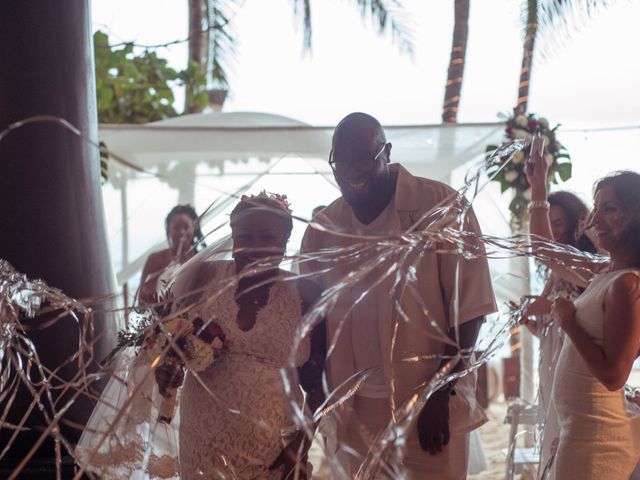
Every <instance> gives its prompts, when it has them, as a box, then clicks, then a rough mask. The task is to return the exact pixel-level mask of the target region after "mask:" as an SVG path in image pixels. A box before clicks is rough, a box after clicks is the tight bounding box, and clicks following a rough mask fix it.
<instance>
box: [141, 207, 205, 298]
mask: <svg viewBox="0 0 640 480" xmlns="http://www.w3.org/2000/svg"><path fill="white" fill-rule="evenodd" d="M198 220H199V218H198V215H197V214H196V211H195V210H194V209H193V207H192V206H190V205H176V206H175V207H173V208H172V209H171V211H170V212H169V214H168V215H167V217H166V218H165V221H164V227H165V232H166V234H167V243H168V244H169V248H165V249H164V250H160V251H158V252H154V253H152V254H151V255H149V258H147V261H146V262H145V264H144V268H143V269H142V275H141V277H140V278H141V280H140V287H139V289H138V294H137V298H138V302H139V303H141V304H143V305H152V304H154V303H156V302H158V291H159V289H160V288H161V287H162V285H161V283H163V282H162V279H163V276H168V275H169V274H170V270H169V269H168V267H169V266H170V265H175V266H176V267H177V266H180V265H182V264H183V263H185V262H186V261H187V260H189V259H190V258H192V257H193V255H194V254H195V253H196V250H197V249H198V248H201V247H202V246H204V244H203V242H202V240H203V237H202V232H201V231H200V224H199V221H198ZM165 283H167V284H168V283H169V279H166V281H165Z"/></svg>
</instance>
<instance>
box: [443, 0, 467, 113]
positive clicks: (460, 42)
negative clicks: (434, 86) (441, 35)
mask: <svg viewBox="0 0 640 480" xmlns="http://www.w3.org/2000/svg"><path fill="white" fill-rule="evenodd" d="M469 3H470V0H455V7H454V8H455V23H454V26H453V44H452V45H451V58H450V60H449V69H448V70H447V85H446V88H445V91H444V103H443V105H442V122H443V123H456V121H457V118H458V104H459V103H460V91H461V90H462V78H463V75H464V61H465V56H466V54H467V38H468V36H469Z"/></svg>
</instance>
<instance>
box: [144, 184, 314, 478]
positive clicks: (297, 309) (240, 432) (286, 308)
mask: <svg viewBox="0 0 640 480" xmlns="http://www.w3.org/2000/svg"><path fill="white" fill-rule="evenodd" d="M231 227H232V238H233V261H227V262H221V261H218V262H211V263H209V264H208V265H207V262H205V263H204V264H203V265H202V268H201V269H200V270H201V271H200V272H198V273H197V274H196V281H195V284H194V285H193V286H194V289H195V290H204V293H203V294H202V296H201V297H200V299H201V300H202V301H198V302H197V303H198V305H196V307H195V308H194V309H192V311H191V313H190V315H199V316H202V318H204V319H206V320H210V319H213V320H214V321H215V322H216V323H217V324H218V325H219V326H220V327H221V328H222V331H223V332H224V335H225V340H224V344H225V351H224V352H223V354H222V355H221V356H220V357H219V358H218V359H217V360H216V361H215V362H214V363H213V364H212V365H211V366H209V367H208V368H207V369H205V370H204V371H203V372H201V373H199V374H198V375H194V374H191V373H187V375H186V379H185V381H184V386H183V388H182V392H181V397H180V412H179V413H180V435H179V438H180V446H179V452H180V453H179V461H180V478H181V479H183V480H190V479H226V478H229V479H232V478H233V479H280V478H282V479H284V478H287V476H288V475H292V472H293V469H294V467H295V465H296V455H297V454H298V449H299V447H300V443H301V442H303V441H304V438H305V436H304V434H303V433H297V434H296V432H295V429H294V428H293V426H294V423H293V420H292V414H293V413H292V409H291V407H290V406H289V405H288V402H289V399H288V396H287V395H286V394H285V388H284V386H283V380H282V376H281V371H280V370H281V368H283V367H286V366H287V365H288V364H289V361H290V355H291V351H292V346H293V345H294V339H295V336H296V334H297V330H298V327H299V326H300V324H301V318H302V315H303V314H304V313H305V311H306V310H307V309H308V308H309V307H310V306H311V305H312V304H313V303H314V301H315V300H316V299H317V298H318V296H319V293H320V292H319V288H318V287H317V286H316V285H315V284H313V283H311V282H308V281H304V280H296V281H292V278H291V274H290V273H288V272H285V271H283V270H280V269H279V268H278V265H279V263H280V261H281V260H282V258H283V256H284V253H285V248H286V243H287V240H288V239H289V235H290V233H291V229H292V219H291V214H290V212H289V211H288V208H287V207H286V204H283V203H282V202H281V201H279V200H278V199H275V198H273V197H268V196H266V195H264V194H261V195H260V196H254V197H243V199H242V201H240V203H239V204H238V205H237V206H236V207H235V209H234V210H233V212H232V214H231ZM256 265H259V267H256ZM265 265H268V266H267V267H265ZM191 301H193V299H192V300H191ZM323 332H324V329H322V328H316V329H314V331H313V333H312V335H311V342H309V339H306V341H303V342H302V343H301V345H300V347H299V348H298V350H297V352H296V353H295V365H296V366H297V367H302V368H301V369H300V370H299V372H300V383H301V385H302V386H303V388H304V389H305V390H306V392H307V402H308V405H309V406H310V407H311V409H312V410H315V409H316V408H317V407H318V406H319V404H320V403H321V401H322V388H321V380H320V376H321V371H322V368H323V362H324V336H323ZM310 355H311V359H310V360H309V358H310ZM307 360H309V361H307ZM305 362H306V363H305ZM303 364H304V366H303ZM156 372H157V374H156V379H157V380H158V383H159V386H160V389H161V390H164V389H166V388H169V387H175V386H176V385H177V384H179V383H180V381H181V380H180V379H178V381H176V380H175V379H172V378H171V372H167V371H163V370H162V369H158V370H157V371H156ZM296 389H297V386H295V385H294V386H293V388H292V390H293V391H294V392H295V390H296ZM305 448H308V444H307V445H304V447H303V449H302V450H305ZM303 457H304V455H303ZM302 464H303V466H306V464H305V462H303V463H302ZM299 474H301V475H302V477H300V478H305V477H304V471H301V472H299ZM290 478H293V477H292V476H291V477H290Z"/></svg>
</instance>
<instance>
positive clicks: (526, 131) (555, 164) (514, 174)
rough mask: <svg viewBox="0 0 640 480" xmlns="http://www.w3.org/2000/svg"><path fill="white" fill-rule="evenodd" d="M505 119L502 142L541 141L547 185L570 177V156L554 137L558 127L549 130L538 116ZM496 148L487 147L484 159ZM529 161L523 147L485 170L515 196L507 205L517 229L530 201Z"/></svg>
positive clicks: (501, 186)
mask: <svg viewBox="0 0 640 480" xmlns="http://www.w3.org/2000/svg"><path fill="white" fill-rule="evenodd" d="M505 117H506V128H505V143H508V142H512V141H515V140H523V141H527V140H528V139H529V138H531V137H533V136H534V135H538V136H540V137H541V138H542V141H543V142H544V148H543V156H544V159H545V161H546V162H547V165H548V166H549V174H548V181H549V182H550V183H559V182H560V181H562V182H566V181H567V180H569V178H571V157H570V156H569V152H568V151H567V150H566V148H565V147H564V146H563V145H562V144H561V143H560V142H559V141H558V139H557V138H556V131H557V129H558V127H559V126H560V125H556V126H555V127H554V128H549V121H548V120H547V119H546V118H543V117H538V116H537V115H535V114H533V113H530V114H519V115H515V114H514V115H511V116H505ZM499 147H500V146H499V145H489V146H488V147H487V149H486V156H487V158H489V157H490V156H491V155H492V154H493V153H494V152H495V150H497V149H498V148H499ZM528 160H529V148H527V147H525V148H524V149H522V150H519V151H517V152H516V153H515V154H513V155H511V154H506V155H505V156H503V157H500V158H499V159H498V161H497V162H494V163H493V164H492V165H491V166H490V167H489V168H488V170H487V174H488V175H489V176H490V177H491V178H492V180H494V181H496V182H499V183H500V188H501V191H502V192H503V193H504V192H505V191H507V190H509V189H514V190H515V196H514V198H513V200H512V201H511V204H510V205H509V210H511V213H512V214H513V220H514V223H515V224H516V226H519V225H520V223H521V222H522V219H523V218H524V214H525V212H526V206H527V203H528V202H529V201H530V200H531V187H530V186H529V182H527V177H526V175H525V167H526V164H527V161H528Z"/></svg>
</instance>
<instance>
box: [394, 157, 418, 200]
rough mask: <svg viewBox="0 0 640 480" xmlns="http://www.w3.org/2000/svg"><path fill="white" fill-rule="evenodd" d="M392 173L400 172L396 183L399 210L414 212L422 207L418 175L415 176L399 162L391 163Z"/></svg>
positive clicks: (396, 198)
mask: <svg viewBox="0 0 640 480" xmlns="http://www.w3.org/2000/svg"><path fill="white" fill-rule="evenodd" d="M389 171H390V172H391V173H397V174H398V180H397V183H396V192H395V194H394V195H395V198H394V199H395V203H396V209H397V210H398V211H407V212H412V211H415V210H419V209H420V198H419V195H418V191H417V188H418V184H419V182H417V181H416V180H417V177H414V176H413V175H411V173H409V171H408V170H407V169H406V168H404V167H403V166H402V165H400V164H399V163H392V164H391V165H389Z"/></svg>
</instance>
